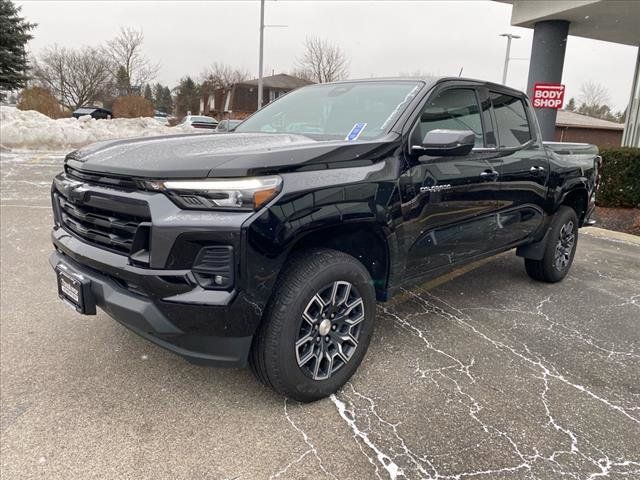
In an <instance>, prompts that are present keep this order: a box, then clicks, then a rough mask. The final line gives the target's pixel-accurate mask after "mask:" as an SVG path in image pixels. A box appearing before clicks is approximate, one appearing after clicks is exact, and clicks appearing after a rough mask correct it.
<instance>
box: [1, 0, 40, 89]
mask: <svg viewBox="0 0 640 480" xmlns="http://www.w3.org/2000/svg"><path fill="white" fill-rule="evenodd" d="M20 10H21V7H16V6H15V5H14V4H13V2H12V1H11V0H0V90H15V89H17V88H21V87H24V86H25V82H26V81H27V80H28V77H27V75H26V71H27V69H28V66H29V65H28V62H27V54H26V49H25V47H26V44H27V42H28V41H29V40H31V39H32V38H33V35H31V34H30V33H29V32H30V31H31V30H32V29H33V28H35V26H36V24H35V23H29V22H27V21H25V19H24V18H23V17H21V16H20V15H19V13H20Z"/></svg>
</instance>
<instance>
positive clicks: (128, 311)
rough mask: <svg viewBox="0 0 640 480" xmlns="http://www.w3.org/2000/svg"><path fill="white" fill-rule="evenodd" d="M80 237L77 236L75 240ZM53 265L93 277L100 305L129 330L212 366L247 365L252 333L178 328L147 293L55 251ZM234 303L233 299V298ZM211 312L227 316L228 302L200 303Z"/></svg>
mask: <svg viewBox="0 0 640 480" xmlns="http://www.w3.org/2000/svg"><path fill="white" fill-rule="evenodd" d="M74 240H75V239H74ZM76 241H77V240H76ZM49 263H50V264H51V266H52V267H53V268H56V267H57V266H59V265H60V264H63V265H65V267H66V268H67V269H69V270H71V271H73V272H76V273H78V274H80V275H82V276H83V277H84V278H86V279H88V280H89V281H90V288H91V293H92V295H93V297H94V300H95V303H96V305H97V306H98V307H100V308H101V309H102V310H104V311H105V312H106V313H107V314H109V315H110V316H111V317H112V318H113V319H115V320H117V321H118V322H120V323H121V324H123V325H124V326H126V327H127V328H129V329H130V330H132V331H134V332H135V333H137V334H138V335H140V336H142V337H144V338H146V339H147V340H149V341H151V342H153V343H155V344H156V345H159V346H160V347H162V348H165V349H167V350H170V351H172V352H174V353H176V354H178V355H180V356H182V357H184V358H185V359H186V360H188V361H190V362H192V363H197V364H206V365H213V366H224V367H244V366H246V363H247V358H248V354H249V349H250V348H251V341H252V338H253V337H252V335H246V336H221V335H208V334H206V332H205V333H204V334H203V333H202V332H200V331H198V330H197V329H196V330H193V329H192V330H191V331H189V330H187V331H185V330H183V329H181V328H179V327H178V326H177V325H176V323H174V322H173V321H172V320H171V319H170V318H168V317H167V315H166V314H165V312H163V309H162V308H161V307H159V306H158V305H157V304H156V303H154V302H153V301H152V300H151V299H149V298H148V297H145V296H143V295H140V294H137V293H133V292H131V291H129V290H127V289H126V288H124V287H123V286H122V284H121V283H120V282H118V281H117V280H116V279H114V278H113V277H110V276H109V275H108V274H104V273H101V272H99V271H97V270H94V269H92V268H90V267H87V266H86V265H82V264H80V263H78V262H76V261H74V260H73V259H72V258H71V257H70V256H68V255H66V254H64V253H62V252H61V251H56V252H54V253H52V254H51V256H50V257H49ZM231 303H233V302H231ZM200 308H204V309H207V311H209V312H210V313H211V314H212V316H215V311H216V310H217V313H222V314H223V316H224V317H225V318H226V317H227V315H226V314H227V313H228V311H229V310H230V309H231V307H229V306H223V305H221V306H219V307H217V308H216V307H213V306H211V305H209V306H204V305H203V306H201V307H200Z"/></svg>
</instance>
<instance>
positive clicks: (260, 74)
mask: <svg viewBox="0 0 640 480" xmlns="http://www.w3.org/2000/svg"><path fill="white" fill-rule="evenodd" d="M263 51H264V0H260V54H259V60H258V110H260V109H261V108H262V57H263V55H264V54H263Z"/></svg>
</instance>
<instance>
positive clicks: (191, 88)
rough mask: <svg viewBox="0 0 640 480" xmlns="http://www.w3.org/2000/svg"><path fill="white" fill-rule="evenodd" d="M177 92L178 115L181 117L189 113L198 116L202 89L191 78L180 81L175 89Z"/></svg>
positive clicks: (187, 77)
mask: <svg viewBox="0 0 640 480" xmlns="http://www.w3.org/2000/svg"><path fill="white" fill-rule="evenodd" d="M175 92H176V105H175V106H176V114H177V115H178V116H179V117H182V116H184V115H186V114H187V113H188V112H191V113H192V114H197V113H198V110H199V109H200V88H199V87H198V85H197V84H196V82H194V81H193V79H192V78H191V77H189V76H186V77H184V78H182V79H181V80H180V83H179V84H178V86H177V87H176V88H175Z"/></svg>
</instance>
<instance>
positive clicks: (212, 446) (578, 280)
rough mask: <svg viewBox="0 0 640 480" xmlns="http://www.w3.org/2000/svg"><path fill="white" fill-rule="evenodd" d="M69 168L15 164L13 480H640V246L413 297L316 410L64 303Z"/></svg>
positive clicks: (9, 271)
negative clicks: (54, 211)
mask: <svg viewBox="0 0 640 480" xmlns="http://www.w3.org/2000/svg"><path fill="white" fill-rule="evenodd" d="M61 161H62V157H61V156H60V155H57V156H56V155H53V156H52V155H45V154H36V153H29V154H26V153H25V154H20V155H16V154H13V153H6V152H5V153H3V154H2V163H1V170H2V172H1V173H2V184H1V191H2V196H1V199H0V200H1V205H2V207H1V222H2V226H1V228H2V236H1V245H2V254H1V281H2V284H1V300H2V312H1V324H0V354H1V376H0V397H1V398H0V399H1V406H2V408H1V417H0V419H1V436H2V439H1V457H2V458H1V474H2V478H3V479H4V478H6V479H18V478H47V479H49V478H51V479H75V478H79V479H89V478H114V479H115V478H135V479H137V478H154V479H164V478H166V479H194V480H205V479H206V480H219V479H238V480H239V479H243V480H245V479H269V478H281V479H324V478H330V479H337V478H340V479H375V478H380V479H387V478H392V479H395V478H407V479H418V478H438V479H467V478H474V479H484V478H492V479H525V478H531V479H533V478H539V479H547V478H565V477H566V478H575V479H593V478H598V477H607V478H612V479H622V478H625V479H630V478H640V237H638V239H637V240H636V239H634V237H628V236H619V235H615V236H612V235H609V234H608V233H607V232H602V231H597V230H592V231H591V232H588V231H583V234H582V235H581V236H580V241H579V244H578V252H577V256H576V261H575V263H574V266H573V269H572V271H571V273H570V274H569V277H568V278H567V279H566V280H565V281H564V282H563V283H561V284H558V285H546V284H540V283H534V282H532V281H530V280H529V279H528V277H527V276H526V274H525V272H524V268H523V265H522V261H521V260H520V259H518V258H516V257H515V255H513V254H511V253H509V254H504V255H501V256H499V257H497V258H494V259H490V260H488V261H484V262H481V263H479V264H475V265H472V266H469V267H467V268H465V269H464V270H462V271H457V272H454V273H453V274H451V275H449V276H447V277H445V278H440V279H437V280H435V281H433V282H430V283H429V284H425V285H423V286H421V287H420V288H418V289H415V290H411V291H405V292H403V294H402V295H400V296H399V297H397V298H395V299H394V300H393V301H392V302H390V303H388V304H382V305H380V306H379V310H378V320H377V325H376V331H375V334H374V339H373V341H372V344H371V347H370V350H369V353H368V355H367V357H366V358H365V361H364V363H363V364H362V366H361V367H360V369H359V371H358V372H357V373H356V375H355V376H354V377H353V378H352V380H351V382H350V383H348V384H347V385H346V387H345V388H344V389H343V390H342V391H341V392H339V393H338V394H337V395H335V396H334V397H332V398H330V399H325V400H322V401H319V402H317V403H314V404H311V405H299V404H297V403H295V402H288V401H285V400H284V399H283V398H281V397H279V396H277V395H276V394H274V393H272V392H271V391H270V390H269V389H267V388H265V387H263V386H261V385H260V384H258V383H257V381H255V380H254V378H253V376H252V375H251V373H250V372H249V371H244V370H218V369H211V368H204V367H197V366H192V365H190V364H188V363H186V362H185V361H183V360H182V359H180V358H178V357H176V356H174V355H172V354H170V353H168V352H165V351H164V350H162V349H160V348H158V347H156V346H154V345H152V344H150V343H148V342H146V341H145V340H142V339H141V338H139V337H137V336H136V335H135V334H133V333H131V332H129V331H128V330H126V329H125V328H124V327H122V326H120V325H119V324H117V323H116V322H114V321H112V320H110V319H109V317H108V316H107V315H105V314H104V313H99V314H98V315H97V316H94V317H83V316H79V315H77V314H75V313H74V312H73V311H72V310H71V309H70V308H69V307H67V306H65V305H64V304H62V303H61V302H60V301H59V300H58V299H57V295H56V289H55V278H54V275H53V272H52V271H51V269H50V267H49V264H48V260H47V258H48V255H49V253H50V252H51V246H50V242H49V230H50V225H51V215H50V211H49V203H48V196H49V188H50V187H49V185H50V180H51V177H52V176H53V175H54V174H55V173H56V172H57V171H59V170H60V168H61Z"/></svg>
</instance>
